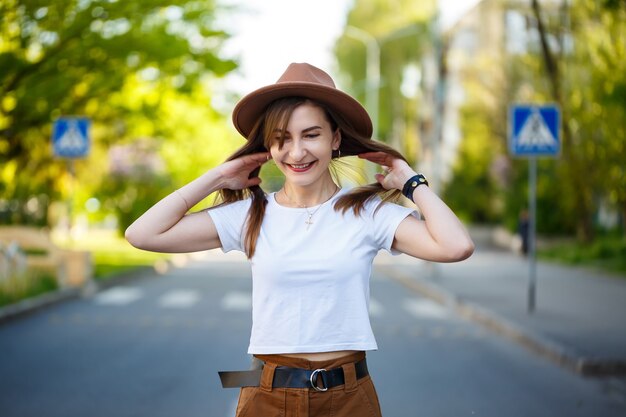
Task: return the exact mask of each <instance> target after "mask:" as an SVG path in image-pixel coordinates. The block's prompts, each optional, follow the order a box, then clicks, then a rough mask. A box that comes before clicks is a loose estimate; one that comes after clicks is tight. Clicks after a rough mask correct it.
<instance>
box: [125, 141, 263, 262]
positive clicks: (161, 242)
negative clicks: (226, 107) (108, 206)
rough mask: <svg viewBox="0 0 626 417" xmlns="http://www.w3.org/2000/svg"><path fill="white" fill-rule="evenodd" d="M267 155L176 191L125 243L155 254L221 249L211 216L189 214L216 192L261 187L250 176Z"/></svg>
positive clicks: (232, 165) (128, 233)
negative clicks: (226, 189) (191, 209)
mask: <svg viewBox="0 0 626 417" xmlns="http://www.w3.org/2000/svg"><path fill="white" fill-rule="evenodd" d="M268 155H269V154H268V153H265V152H264V153H257V154H252V155H246V156H243V157H241V158H237V159H235V160H232V161H228V162H225V163H223V164H222V165H220V166H218V167H216V168H214V169H212V170H210V171H208V172H206V173H205V174H203V175H202V176H200V177H198V178H197V179H195V180H194V181H192V182H190V183H189V184H187V185H185V186H184V187H182V188H180V189H178V190H176V191H174V192H173V193H171V194H169V195H168V196H166V197H165V198H163V199H162V200H161V201H159V202H158V203H156V204H155V205H154V206H152V207H151V208H150V209H149V210H148V211H146V212H145V213H144V214H143V215H141V217H139V218H138V219H137V220H135V222H134V223H133V224H131V225H130V226H129V227H128V228H127V229H126V233H125V236H126V240H128V242H130V244H131V245H133V246H135V247H137V248H139V249H144V250H149V251H153V252H170V253H175V252H194V251H200V250H207V249H214V248H218V247H220V246H221V243H220V240H219V237H218V235H217V230H216V228H215V225H214V224H213V221H212V220H211V217H210V216H208V215H207V214H206V212H204V211H201V212H197V213H191V214H186V213H187V212H188V211H189V208H191V207H193V206H194V205H196V204H197V203H198V202H199V201H201V200H202V199H204V198H205V197H207V196H208V195H210V194H212V193H213V192H215V191H218V190H221V189H223V188H228V189H231V190H240V189H243V188H247V187H251V186H253V185H258V184H260V182H261V179H260V178H258V177H255V178H248V176H249V175H250V172H252V171H253V170H254V169H255V168H258V167H259V166H260V165H262V164H263V163H265V162H267V160H268Z"/></svg>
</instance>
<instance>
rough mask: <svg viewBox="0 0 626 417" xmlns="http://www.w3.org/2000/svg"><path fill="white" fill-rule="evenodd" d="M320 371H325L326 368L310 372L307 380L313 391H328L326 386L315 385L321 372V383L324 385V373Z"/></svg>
mask: <svg viewBox="0 0 626 417" xmlns="http://www.w3.org/2000/svg"><path fill="white" fill-rule="evenodd" d="M322 372H326V369H316V370H314V371H313V372H312V373H311V377H310V378H309V382H310V383H311V387H313V389H314V390H315V391H319V392H324V391H328V387H327V386H323V387H322V388H320V387H318V386H317V380H318V376H319V375H320V374H321V375H322V384H324V385H326V383H325V381H324V374H322Z"/></svg>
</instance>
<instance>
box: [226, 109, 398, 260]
mask: <svg viewBox="0 0 626 417" xmlns="http://www.w3.org/2000/svg"><path fill="white" fill-rule="evenodd" d="M306 102H310V103H313V104H314V105H316V106H318V107H319V108H321V109H322V110H323V111H324V114H325V115H326V119H327V120H328V122H329V123H330V125H331V129H332V131H333V132H334V131H336V130H337V129H339V131H340V132H341V145H340V147H339V152H337V154H336V155H334V157H338V156H339V155H341V156H353V155H358V154H361V153H365V152H385V153H387V154H389V155H392V156H393V157H395V158H399V159H402V160H404V161H406V159H405V158H404V156H402V154H400V153H399V152H398V151H396V150H395V149H393V148H392V147H390V146H388V145H385V144H383V143H381V142H376V141H374V140H372V139H370V138H366V137H363V136H361V135H359V133H357V131H356V129H355V128H354V126H352V125H351V124H350V123H349V122H348V121H347V120H346V119H345V118H344V117H343V116H342V115H341V114H339V113H337V112H333V111H332V110H331V109H330V108H328V107H326V106H324V105H323V104H322V103H319V102H317V101H315V100H311V99H308V98H305V97H287V98H282V99H278V100H276V101H274V102H272V104H270V105H269V106H268V108H267V110H266V111H265V112H264V113H263V115H262V116H261V117H259V120H257V122H256V123H255V125H254V127H253V128H252V130H251V132H250V135H249V136H248V141H247V142H246V144H245V145H244V146H242V147H241V148H240V149H239V150H237V152H235V153H234V154H233V155H231V156H230V157H229V158H228V159H227V161H231V160H233V159H237V158H239V157H241V156H244V155H249V154H253V153H257V152H269V149H270V148H271V146H272V143H273V141H274V140H275V132H276V131H280V132H282V134H281V136H280V138H279V139H278V140H279V147H281V148H282V146H283V143H284V138H285V132H286V127H287V123H288V122H289V119H290V118H291V114H292V113H293V111H294V110H295V109H296V107H298V106H300V105H302V104H304V103H306ZM260 170H261V168H260V167H259V168H256V169H255V170H253V171H252V172H251V173H250V178H254V177H257V176H258V175H259V172H260ZM400 195H401V193H400V191H398V190H386V189H384V188H383V186H382V185H380V184H379V183H377V182H376V183H373V184H368V185H364V186H361V187H356V188H354V189H352V190H350V192H349V193H347V194H345V195H343V196H341V197H340V198H338V199H337V201H336V202H335V206H334V208H335V210H337V211H341V212H342V213H345V212H347V211H348V210H349V209H352V210H353V211H354V214H355V215H357V216H358V215H360V214H361V212H362V211H363V208H364V207H365V204H366V203H367V202H368V201H370V200H372V199H374V198H376V197H377V196H380V197H381V198H382V202H381V204H382V203H384V202H387V201H394V200H397V199H398V198H399V197H400ZM219 198H220V200H221V201H222V202H223V204H228V203H233V202H235V201H238V200H243V199H244V198H251V206H250V210H249V211H248V218H247V221H246V228H245V230H246V232H245V236H244V249H245V252H246V255H247V256H248V258H252V256H254V252H255V249H256V241H257V239H258V237H259V233H260V231H261V224H262V223H263V217H264V216H265V207H266V206H267V198H266V195H265V192H264V191H263V190H262V189H261V187H260V186H258V185H255V186H252V187H250V188H247V189H245V190H229V189H222V190H220V191H219Z"/></svg>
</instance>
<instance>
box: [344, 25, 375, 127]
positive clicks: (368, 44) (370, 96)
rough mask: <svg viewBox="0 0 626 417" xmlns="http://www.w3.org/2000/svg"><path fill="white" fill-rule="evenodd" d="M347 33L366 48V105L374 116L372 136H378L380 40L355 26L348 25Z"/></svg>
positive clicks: (372, 116)
mask: <svg viewBox="0 0 626 417" xmlns="http://www.w3.org/2000/svg"><path fill="white" fill-rule="evenodd" d="M345 33H346V35H347V36H349V37H351V38H353V39H356V40H358V41H361V42H363V43H364V44H365V48H366V53H365V56H366V62H367V64H366V68H365V79H366V89H365V107H367V110H368V111H369V112H370V116H371V118H372V127H373V129H372V136H373V137H374V138H376V137H378V88H379V86H380V46H379V45H378V41H377V40H376V38H375V37H374V36H372V35H370V34H369V33H368V32H366V31H364V30H363V29H359V28H357V27H355V26H347V27H346V32H345Z"/></svg>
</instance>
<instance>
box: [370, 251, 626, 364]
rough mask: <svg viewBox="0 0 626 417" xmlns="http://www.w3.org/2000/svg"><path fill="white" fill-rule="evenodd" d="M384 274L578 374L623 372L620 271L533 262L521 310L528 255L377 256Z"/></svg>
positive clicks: (624, 309) (625, 327)
mask: <svg viewBox="0 0 626 417" xmlns="http://www.w3.org/2000/svg"><path fill="white" fill-rule="evenodd" d="M377 268H380V269H381V272H383V273H385V274H386V275H387V276H389V277H391V278H394V279H396V280H398V281H400V282H402V283H403V284H405V285H407V286H409V287H411V288H413V289H414V290H417V291H418V292H420V293H422V294H423V295H425V296H428V297H430V298H432V299H435V300H436V301H439V302H440V303H442V304H446V305H448V306H450V307H451V308H453V309H455V310H456V311H457V312H458V313H459V314H461V315H462V316H464V317H467V318H470V319H473V320H475V321H478V322H480V323H482V324H483V325H486V326H488V327H490V328H492V329H493V330H495V331H497V332H499V333H501V334H504V335H506V336H508V337H510V338H512V339H514V340H516V341H518V342H520V343H522V344H523V345H524V346H526V347H527V348H530V349H531V350H533V351H535V352H537V353H539V354H542V355H544V356H546V357H548V358H550V359H552V360H554V361H556V362H558V363H559V364H561V365H563V366H565V367H567V368H570V369H572V370H574V371H576V372H579V373H581V374H584V375H618V374H620V375H624V374H626V279H620V278H618V277H615V276H611V275H610V274H608V273H602V272H599V271H595V270H591V269H584V268H574V267H567V266H561V265H556V264H552V263H544V262H539V263H538V265H537V292H536V307H535V312H534V313H532V314H528V313H527V291H528V276H529V274H528V269H529V267H528V262H527V260H526V259H524V258H522V257H521V256H519V255H516V254H513V253H511V252H506V251H498V250H496V249H487V248H478V249H477V250H476V252H475V253H474V255H472V257H471V258H470V259H468V260H466V261H464V262H460V263H455V264H428V263H424V262H420V261H417V260H412V259H411V258H409V257H405V256H404V255H401V256H400V257H395V258H391V257H387V256H380V259H377Z"/></svg>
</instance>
